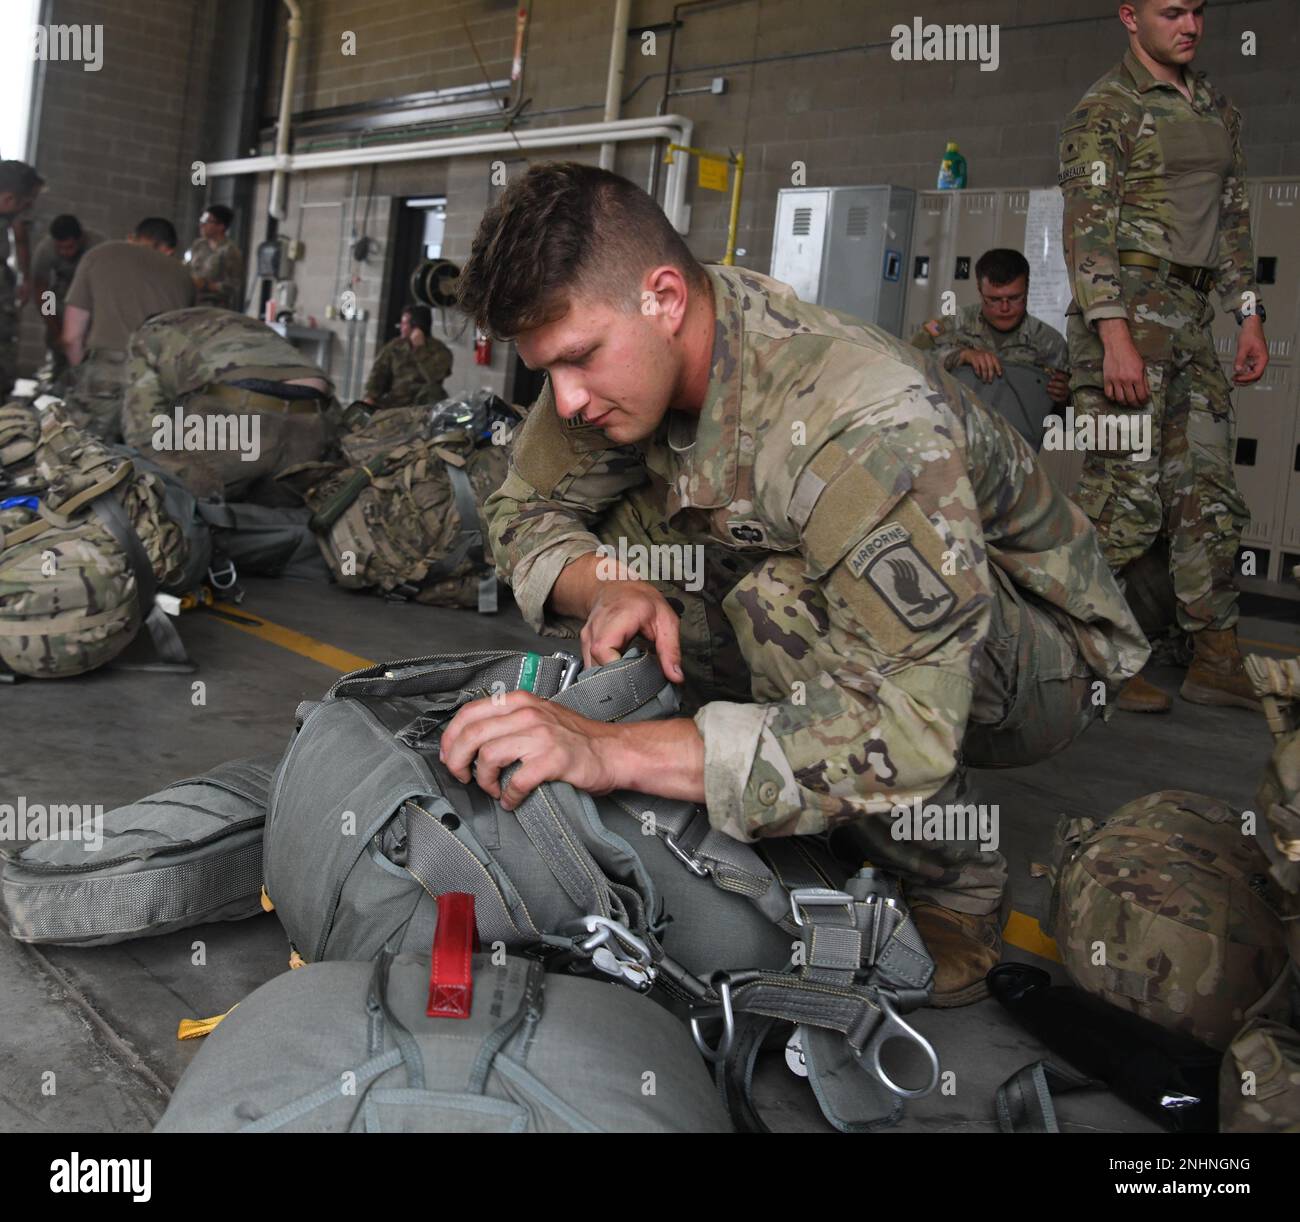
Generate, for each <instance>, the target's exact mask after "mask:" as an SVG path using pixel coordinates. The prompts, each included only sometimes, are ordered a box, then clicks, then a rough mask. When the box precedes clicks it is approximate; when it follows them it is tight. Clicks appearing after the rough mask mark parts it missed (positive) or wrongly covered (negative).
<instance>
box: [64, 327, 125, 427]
mask: <svg viewBox="0 0 1300 1222" xmlns="http://www.w3.org/2000/svg"><path fill="white" fill-rule="evenodd" d="M126 377H127V366H126V353H125V352H117V351H115V350H113V349H109V348H98V349H95V350H92V351H91V352H88V353H87V354H86V359H85V360H84V361H82V362H81V364H80V365H77V366H75V367H74V368H73V369H71V370H69V373H68V389H67V392H66V394H65V395H64V399H63V403H64V407H65V408H66V411H65V412H64V414H65V415H66V416H67V418H68V420H69V421H71V423H72V424H74V425H75V426H76V427H77V428H79V429H83V430H85V431H86V432H87V433H90V434H91V435H92V436H94V437H98V438H99V439H100V440H101V441H108V442H118V441H121V440H122V425H121V415H122V400H123V399H124V398H125V397H126V385H127V380H126Z"/></svg>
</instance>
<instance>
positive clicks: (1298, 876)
mask: <svg viewBox="0 0 1300 1222" xmlns="http://www.w3.org/2000/svg"><path fill="white" fill-rule="evenodd" d="M1246 673H1247V674H1248V675H1249V676H1250V679H1251V683H1252V684H1253V685H1254V688H1255V692H1256V694H1257V695H1258V696H1259V698H1260V700H1261V702H1262V703H1263V705H1264V715H1265V716H1266V717H1267V719H1268V727H1269V729H1270V730H1271V731H1272V732H1273V741H1274V747H1273V755H1272V757H1271V758H1270V759H1269V761H1268V765H1267V767H1265V769H1264V779H1263V781H1261V782H1260V786H1259V790H1258V792H1257V793H1256V794H1255V809H1256V810H1257V811H1258V812H1259V814H1260V815H1261V816H1262V817H1263V820H1264V827H1263V828H1261V829H1260V844H1261V845H1262V847H1263V850H1264V853H1265V855H1266V856H1267V857H1268V859H1269V873H1270V874H1271V875H1272V876H1273V878H1274V880H1275V881H1276V882H1277V884H1278V886H1279V887H1280V888H1281V890H1282V892H1283V895H1284V899H1283V907H1284V912H1283V919H1284V921H1285V923H1286V931H1287V947H1288V949H1289V951H1290V955H1291V963H1292V971H1293V973H1294V981H1293V985H1294V987H1295V988H1296V992H1297V996H1296V1002H1295V1006H1294V1010H1295V1014H1294V1018H1293V1021H1295V1022H1297V1023H1298V1024H1300V658H1289V659H1288V660H1287V661H1285V662H1282V661H1279V660H1278V659H1277V658H1265V657H1261V656H1260V655H1258V654H1252V655H1251V656H1250V657H1248V658H1246Z"/></svg>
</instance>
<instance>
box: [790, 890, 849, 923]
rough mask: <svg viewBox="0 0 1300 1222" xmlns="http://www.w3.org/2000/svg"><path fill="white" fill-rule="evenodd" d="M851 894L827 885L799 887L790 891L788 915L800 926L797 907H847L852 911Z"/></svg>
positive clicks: (802, 921)
mask: <svg viewBox="0 0 1300 1222" xmlns="http://www.w3.org/2000/svg"><path fill="white" fill-rule="evenodd" d="M854 902H855V901H854V899H853V896H851V895H850V894H849V893H848V892H847V891H834V890H832V889H831V888H829V887H800V888H798V889H796V890H794V891H791V892H790V915H791V917H793V918H794V923H795V924H796V925H800V926H802V925H803V923H804V920H803V917H802V916H801V915H800V912H799V909H800V908H801V907H803V908H847V909H848V910H849V911H850V912H852V911H853V904H854Z"/></svg>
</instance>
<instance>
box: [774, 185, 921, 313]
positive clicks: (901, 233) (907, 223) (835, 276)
mask: <svg viewBox="0 0 1300 1222" xmlns="http://www.w3.org/2000/svg"><path fill="white" fill-rule="evenodd" d="M915 202H916V193H915V192H914V191H912V190H910V189H909V188H907V187H790V188H786V189H785V190H783V191H778V192H777V197H776V232H775V235H774V236H773V239H772V276H773V277H774V278H775V279H777V280H781V281H783V282H784V283H786V284H788V285H790V286H791V287H792V288H793V289H794V290H795V292H796V293H798V294H799V297H800V299H801V300H803V301H808V302H813V303H815V304H817V305H823V306H827V307H829V308H830V309H832V310H841V311H843V312H844V313H845V314H852V315H853V316H854V317H855V318H861V319H862V320H863V321H864V322H870V323H875V325H876V326H878V327H883V328H884V329H885V330H886V331H889V332H891V333H893V334H894V335H899V334H901V331H902V326H903V302H904V299H905V297H906V291H907V278H908V275H909V266H910V257H911V236H912V210H913V208H914V206H915Z"/></svg>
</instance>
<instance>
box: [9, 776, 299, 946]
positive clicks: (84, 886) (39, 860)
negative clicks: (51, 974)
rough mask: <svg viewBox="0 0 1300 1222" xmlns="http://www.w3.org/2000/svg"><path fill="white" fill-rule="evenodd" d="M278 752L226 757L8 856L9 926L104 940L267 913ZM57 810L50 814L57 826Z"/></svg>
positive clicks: (83, 940) (78, 941) (17, 934)
mask: <svg viewBox="0 0 1300 1222" xmlns="http://www.w3.org/2000/svg"><path fill="white" fill-rule="evenodd" d="M279 759H280V757H279V755H278V754H277V755H266V756H258V757H255V758H252V759H245V760H234V761H231V762H229V763H225V764H221V765H219V766H218V767H216V768H213V769H212V770H211V771H210V772H206V773H204V774H203V775H202V776H198V777H193V778H191V779H189V780H185V781H177V782H176V783H175V784H172V785H168V786H167V788H166V789H163V790H161V791H160V792H158V793H155V794H150V795H149V796H148V797H147V798H141V799H140V800H139V801H138V802H131V803H129V804H128V805H126V806H119V807H118V808H117V809H115V810H111V811H108V812H106V813H104V814H103V815H102V816H100V817H99V819H98V820H95V821H94V822H89V823H85V824H84V825H83V826H82V827H81V828H79V829H77V830H76V831H72V830H71V829H67V828H61V829H60V834H59V836H58V837H56V838H50V839H43V840H37V841H34V842H33V843H31V844H29V845H27V846H26V847H24V848H22V849H19V850H18V851H16V852H10V853H8V854H7V855H6V860H5V862H4V871H3V888H4V901H5V908H6V910H7V911H8V913H9V932H10V934H11V935H12V936H13V937H14V938H15V939H17V940H18V941H19V942H36V943H45V944H53V945H67V946H101V945H107V944H108V943H111V942H124V941H127V940H128V939H131V938H143V937H151V936H153V935H156V934H163V933H170V932H171V931H172V930H174V929H185V928H187V927H188V926H191V925H200V924H204V923H207V922H210V921H237V920H242V919H243V918H244V917H249V916H254V915H256V914H257V913H259V912H261V911H262V906H261V899H260V897H261V887H262V825H263V823H264V822H265V817H266V799H267V794H268V791H269V789H270V784H271V776H272V773H273V772H274V770H275V766H276V764H277V763H278V762H279ZM56 810H58V808H48V809H47V811H46V817H47V818H48V819H50V821H51V823H53V822H55V821H56V820H57V816H56V815H55V811H56ZM27 814H28V817H29V819H30V818H31V816H32V812H31V811H30V810H29V811H28V812H27ZM82 814H83V818H84V817H85V812H84V811H83V812H82ZM90 818H91V819H94V816H93V815H92V816H90ZM51 830H54V829H53V828H52V827H51Z"/></svg>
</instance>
